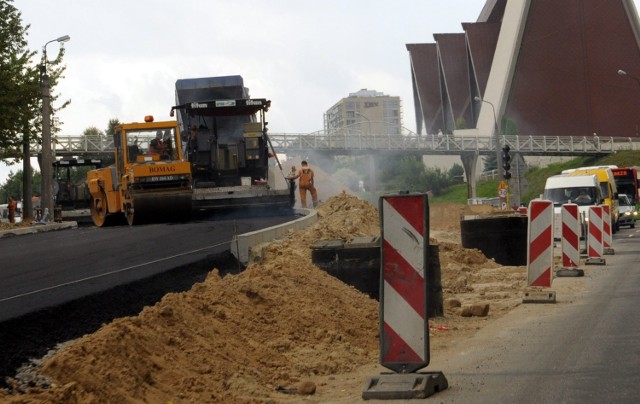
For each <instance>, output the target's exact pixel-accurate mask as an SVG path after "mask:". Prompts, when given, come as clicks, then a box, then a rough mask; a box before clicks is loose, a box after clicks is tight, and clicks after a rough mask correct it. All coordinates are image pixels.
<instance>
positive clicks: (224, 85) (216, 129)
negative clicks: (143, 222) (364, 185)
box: [172, 76, 295, 213]
mask: <svg viewBox="0 0 640 404" xmlns="http://www.w3.org/2000/svg"><path fill="white" fill-rule="evenodd" d="M176 101H177V104H178V105H176V106H175V107H173V109H172V112H173V111H176V112H177V118H178V123H179V125H180V128H181V129H182V132H183V133H185V134H186V135H185V138H184V139H183V145H184V150H185V159H186V160H187V161H189V163H190V164H191V173H192V177H193V207H194V209H215V208H242V207H261V208H268V209H269V210H270V211H273V210H279V211H282V212H285V213H287V212H291V208H292V207H293V204H294V202H295V197H294V193H293V185H292V184H291V183H288V187H287V188H285V189H278V188H277V187H276V186H275V171H276V168H279V169H280V171H282V168H281V166H280V164H279V162H278V161H277V156H276V154H275V151H274V150H273V149H271V150H270V149H269V147H270V143H269V138H268V135H267V121H266V120H265V114H266V112H267V111H268V109H269V106H270V105H271V101H269V100H267V99H264V98H249V97H248V89H247V88H246V87H244V85H243V81H242V77H240V76H224V77H209V78H196V79H182V80H178V81H177V82H176ZM270 161H275V162H276V163H278V167H276V166H275V165H274V164H271V165H270ZM270 171H273V172H272V173H270Z"/></svg>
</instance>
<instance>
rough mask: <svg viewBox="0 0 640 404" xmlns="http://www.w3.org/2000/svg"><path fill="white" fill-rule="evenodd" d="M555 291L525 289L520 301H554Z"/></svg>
mask: <svg viewBox="0 0 640 404" xmlns="http://www.w3.org/2000/svg"><path fill="white" fill-rule="evenodd" d="M555 302H556V292H555V291H554V290H549V289H527V290H525V291H524V298H523V299H522V303H555Z"/></svg>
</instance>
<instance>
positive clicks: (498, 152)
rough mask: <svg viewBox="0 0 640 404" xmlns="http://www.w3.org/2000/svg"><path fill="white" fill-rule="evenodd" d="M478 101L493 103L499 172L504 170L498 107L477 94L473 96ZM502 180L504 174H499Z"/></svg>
mask: <svg viewBox="0 0 640 404" xmlns="http://www.w3.org/2000/svg"><path fill="white" fill-rule="evenodd" d="M473 99H474V100H476V101H480V102H486V103H487V104H489V105H491V110H492V111H493V123H494V127H495V144H496V164H497V165H498V173H501V172H502V154H501V153H500V127H499V126H498V118H497V116H496V108H495V107H494V106H493V103H492V102H490V101H487V100H483V99H482V98H480V97H478V96H475V97H474V98H473ZM498 178H499V179H500V180H502V179H503V178H502V174H500V175H499V176H498Z"/></svg>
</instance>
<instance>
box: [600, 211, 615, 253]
mask: <svg viewBox="0 0 640 404" xmlns="http://www.w3.org/2000/svg"><path fill="white" fill-rule="evenodd" d="M611 233H612V228H611V206H609V205H602V249H603V254H604V255H612V254H613V252H614V251H613V237H612V235H611Z"/></svg>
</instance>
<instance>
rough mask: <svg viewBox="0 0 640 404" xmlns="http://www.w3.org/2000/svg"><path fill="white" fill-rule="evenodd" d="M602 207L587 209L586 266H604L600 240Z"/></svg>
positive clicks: (602, 247) (601, 241)
mask: <svg viewBox="0 0 640 404" xmlns="http://www.w3.org/2000/svg"><path fill="white" fill-rule="evenodd" d="M602 227H603V224H602V206H591V207H589V236H588V237H587V256H588V258H587V260H586V261H585V263H587V264H604V263H605V260H604V258H603V257H602V255H603V254H604V245H603V240H602Z"/></svg>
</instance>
